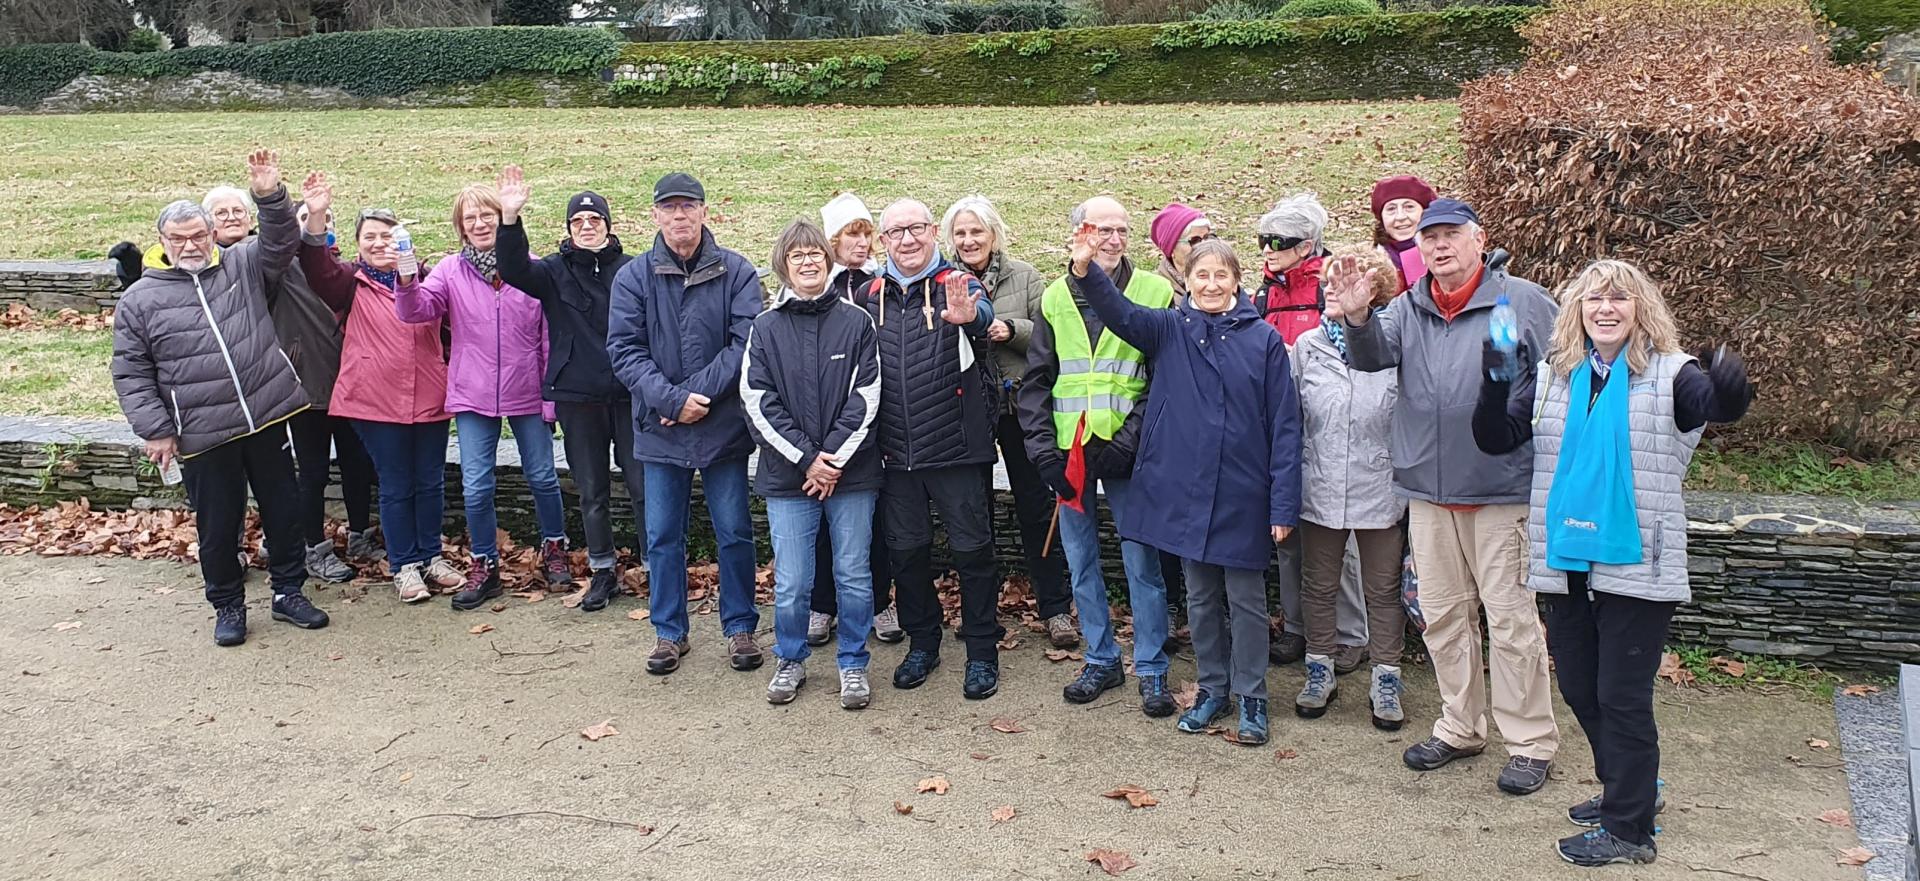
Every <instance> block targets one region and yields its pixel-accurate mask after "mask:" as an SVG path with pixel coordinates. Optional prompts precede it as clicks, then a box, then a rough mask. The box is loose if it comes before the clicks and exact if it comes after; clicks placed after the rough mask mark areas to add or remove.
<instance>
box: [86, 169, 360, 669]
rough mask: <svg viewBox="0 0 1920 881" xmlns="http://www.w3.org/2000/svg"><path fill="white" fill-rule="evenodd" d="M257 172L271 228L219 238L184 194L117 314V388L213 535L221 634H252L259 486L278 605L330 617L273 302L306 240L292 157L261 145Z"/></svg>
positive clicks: (298, 397) (278, 611) (208, 550)
mask: <svg viewBox="0 0 1920 881" xmlns="http://www.w3.org/2000/svg"><path fill="white" fill-rule="evenodd" d="M247 177H248V182H249V188H250V189H251V191H252V194H253V198H254V202H255V203H256V204H257V205H258V206H259V211H260V235H259V237H258V238H255V239H251V240H248V241H245V242H241V243H239V244H236V245H233V246H231V247H228V248H224V249H222V248H219V247H217V246H216V245H215V244H214V240H213V221H212V218H211V216H209V215H208V214H207V211H206V209H205V208H202V207H201V206H200V205H199V204H197V203H194V202H188V201H180V202H175V203H173V204H171V205H168V206H167V207H166V208H165V209H163V210H162V211H161V212H160V219H159V221H158V222H157V223H156V224H155V226H156V227H157V228H158V230H159V233H160V245H159V247H158V248H157V249H155V250H154V251H153V252H150V253H149V254H148V257H147V261H146V267H145V271H144V272H143V273H142V275H141V277H140V280H139V281H137V282H134V284H133V286H132V287H130V288H128V289H127V292H126V293H125V294H124V295H122V297H121V298H120V308H119V310H118V312H117V313H116V314H115V315H114V328H113V368H112V369H113V388H114V392H115V393H116V394H118V395H119V397H120V409H121V410H122V411H124V412H125V413H126V415H127V421H128V422H129V423H130V424H131V425H132V426H133V430H134V433H135V434H138V435H139V436H140V437H141V438H143V439H145V440H146V453H147V457H148V458H150V459H152V460H153V462H154V464H156V465H159V466H160V467H161V468H162V469H168V468H170V467H171V466H172V465H173V463H174V462H175V460H178V461H179V463H180V468H181V471H182V472H183V474H184V477H185V481H186V486H187V497H188V500H189V501H191V502H192V504H193V508H194V516H195V525H196V527H197V529H198V532H199V539H200V573H201V576H202V577H203V578H204V579H205V581H206V591H207V601H208V602H209V603H212V604H213V607H214V612H215V616H214V622H215V623H214V642H215V643H216V644H219V645H223V646H229V645H239V644H240V643H242V642H245V641H246V638H247V612H246V596H245V582H244V580H243V579H244V576H245V573H244V572H242V571H241V569H240V563H239V560H238V559H237V553H238V548H237V547H236V540H235V539H236V535H237V533H238V532H239V529H240V525H241V523H242V522H243V521H244V520H245V518H246V512H247V489H248V487H249V485H251V487H252V489H253V495H254V497H255V498H257V499H258V500H259V504H260V521H261V527H262V528H263V529H264V531H265V532H266V543H267V548H268V550H269V551H270V552H271V553H272V555H273V560H272V565H271V567H270V568H271V571H272V576H273V606H272V611H273V617H274V618H275V619H276V620H280V621H286V622H289V623H291V624H294V625H295V626H298V627H303V628H306V629H316V628H320V627H325V626H326V625H327V615H326V613H325V612H322V611H320V610H319V609H316V608H314V607H313V604H312V603H310V602H308V601H307V598H306V597H305V596H304V595H303V594H302V593H301V588H302V585H303V584H304V583H305V581H306V571H305V561H304V559H303V556H302V549H303V547H304V545H303V544H302V542H301V540H300V526H299V520H298V514H297V508H296V502H297V499H298V498H299V483H298V481H297V480H296V479H295V477H294V468H293V456H292V452H291V446H292V443H291V441H290V440H289V439H288V433H287V426H286V421H287V420H288V419H289V418H291V417H292V416H294V415H295V414H297V413H300V412H301V411H304V410H306V409H307V396H306V393H305V392H304V391H302V390H301V387H300V379H299V377H298V376H297V375H296V373H295V371H294V368H293V362H292V361H291V360H289V359H288V358H287V356H286V353H285V352H282V351H281V349H280V343H279V340H278V338H277V337H276V336H275V334H274V328H273V319H272V317H271V316H270V315H269V314H268V308H267V305H268V304H267V300H268V296H269V291H271V290H272V289H273V288H274V287H275V286H276V285H275V283H276V282H277V281H278V280H279V279H280V277H281V276H282V275H283V274H284V273H285V272H286V271H287V267H288V266H290V265H292V263H293V258H294V254H295V252H296V249H297V248H298V247H299V244H300V234H299V229H298V226H297V225H296V223H295V221H294V211H293V203H292V202H291V201H290V200H289V199H288V197H287V190H286V188H285V187H284V186H282V185H281V183H280V166H279V157H278V155H276V154H275V153H273V152H271V151H268V150H256V151H254V153H253V154H252V155H250V156H248V157H247Z"/></svg>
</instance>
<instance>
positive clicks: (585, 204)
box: [567, 190, 613, 226]
mask: <svg viewBox="0 0 1920 881" xmlns="http://www.w3.org/2000/svg"><path fill="white" fill-rule="evenodd" d="M582 211H591V212H593V213H595V214H598V215H600V219H601V220H604V221H606V223H607V225H608V226H612V225H613V212H612V211H610V210H608V208H607V200H606V199H604V198H602V197H601V196H600V194H599V193H596V192H594V191H592V190H581V191H580V192H578V193H574V194H573V198H571V199H568V200H567V224H568V225H572V224H573V218H574V215H577V214H579V213H580V212H582Z"/></svg>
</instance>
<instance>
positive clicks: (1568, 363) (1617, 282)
mask: <svg viewBox="0 0 1920 881" xmlns="http://www.w3.org/2000/svg"><path fill="white" fill-rule="evenodd" d="M1601 291H1619V292H1621V293H1624V294H1626V295H1627V296H1628V297H1631V298H1632V299H1633V304H1634V309H1633V328H1632V329H1631V330H1630V331H1628V333H1627V345H1626V353H1627V369H1628V370H1629V371H1631V372H1633V373H1645V372H1646V370H1647V363H1648V362H1649V361H1650V360H1652V358H1653V356H1654V355H1655V354H1664V353H1669V352H1678V351H1680V332H1679V330H1678V329H1676V328H1675V327H1674V324H1673V312H1672V311H1671V310H1669V309H1668V308H1667V299H1666V297H1665V296H1662V295H1661V293H1660V286H1659V285H1656V284H1654V283H1653V279H1651V278H1648V277H1647V274H1646V273H1645V272H1642V271H1641V270H1640V267H1638V266H1635V265H1633V264H1631V263H1627V262H1625V261H1621V260H1595V261H1593V262H1592V263H1589V264H1587V268H1585V269H1582V270H1580V274H1579V275H1576V276H1574V277H1573V278H1572V279H1570V280H1568V281H1567V283H1566V284H1564V285H1561V287H1560V293H1559V300H1560V317H1558V318H1556V319H1554V322H1553V341H1552V342H1551V343H1549V345H1548V349H1547V366H1548V367H1549V368H1550V369H1552V370H1553V372H1554V373H1556V374H1558V375H1560V376H1571V375H1573V371H1574V368H1577V367H1579V366H1580V360H1581V359H1582V358H1585V357H1586V356H1587V345H1588V340H1587V327H1586V322H1585V317H1586V316H1585V309H1586V305H1585V303H1584V302H1583V301H1584V300H1585V299H1586V298H1587V297H1588V295H1590V294H1595V293H1599V292H1601Z"/></svg>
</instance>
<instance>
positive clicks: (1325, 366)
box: [1262, 221, 1407, 731]
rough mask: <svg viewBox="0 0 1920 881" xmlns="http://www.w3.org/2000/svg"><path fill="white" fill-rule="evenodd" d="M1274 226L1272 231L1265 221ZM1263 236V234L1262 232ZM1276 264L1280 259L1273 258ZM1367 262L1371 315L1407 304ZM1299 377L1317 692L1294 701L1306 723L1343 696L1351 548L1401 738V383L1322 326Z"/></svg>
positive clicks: (1308, 608)
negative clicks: (1340, 659)
mask: <svg viewBox="0 0 1920 881" xmlns="http://www.w3.org/2000/svg"><path fill="white" fill-rule="evenodd" d="M1263 224H1264V221H1263ZM1262 229H1263V230H1264V225H1263V227H1262ZM1269 253H1271V252H1269ZM1341 256H1349V257H1352V258H1353V259H1355V260H1358V261H1359V262H1360V263H1361V265H1362V266H1363V267H1364V268H1366V269H1371V270H1373V274H1372V275H1370V276H1368V277H1369V278H1370V279H1371V281H1370V284H1372V286H1373V300H1372V302H1371V304H1370V307H1371V308H1373V309H1375V310H1378V309H1383V308H1385V307H1386V305H1387V303H1389V302H1391V301H1392V300H1393V298H1394V296H1395V295H1396V294H1397V293H1399V291H1398V289H1397V288H1398V286H1397V284H1396V283H1395V281H1394V277H1393V266H1392V264H1390V263H1388V262H1387V258H1386V257H1385V256H1384V255H1382V254H1380V253H1379V252H1378V251H1375V250H1373V249H1371V248H1364V247H1362V248H1353V249H1348V250H1346V251H1343V252H1342V255H1341ZM1293 355H1294V362H1293V363H1294V367H1295V372H1294V378H1295V380H1296V381H1297V382H1298V384H1299V387H1300V418H1301V423H1302V426H1303V430H1302V436H1303V438H1304V443H1303V452H1302V454H1301V458H1302V462H1303V464H1302V471H1303V477H1302V480H1301V499H1300V560H1301V562H1300V570H1301V572H1300V574H1301V589H1300V593H1301V598H1300V605H1301V611H1302V618H1303V619H1304V623H1305V624H1306V634H1307V648H1306V651H1307V654H1306V662H1307V681H1306V684H1305V686H1304V687H1303V688H1302V689H1301V690H1300V696H1299V697H1298V698H1296V699H1295V701H1294V711H1295V712H1296V713H1298V714H1299V715H1300V716H1301V717H1303V718H1309V719H1313V718H1319V717H1320V716H1322V715H1325V714H1326V712H1327V705H1328V703H1330V702H1331V701H1332V700H1333V697H1334V693H1335V691H1336V689H1337V683H1336V681H1335V675H1336V673H1340V672H1345V671H1343V670H1339V669H1338V666H1339V665H1338V663H1337V660H1336V658H1337V656H1338V654H1339V653H1340V652H1341V651H1342V650H1344V649H1345V648H1346V646H1345V645H1344V644H1343V643H1341V642H1339V641H1338V640H1339V639H1340V633H1341V632H1342V631H1343V630H1344V628H1342V627H1340V626H1339V625H1342V624H1345V623H1347V622H1345V621H1342V620H1341V619H1342V618H1343V617H1345V615H1344V613H1345V612H1346V606H1347V602H1345V600H1346V597H1345V596H1344V595H1343V594H1344V592H1345V591H1344V587H1343V581H1344V579H1345V574H1346V567H1345V565H1344V564H1343V561H1344V559H1345V557H1346V552H1347V547H1348V544H1349V542H1351V543H1352V544H1353V545H1354V546H1355V547H1356V548H1357V549H1358V553H1359V563H1360V580H1359V584H1358V585H1357V586H1358V587H1360V593H1361V595H1362V597H1363V598H1364V599H1363V605H1362V609H1363V610H1364V611H1363V612H1362V614H1363V615H1364V620H1362V621H1360V622H1359V623H1360V624H1361V625H1362V626H1361V628H1360V629H1361V631H1362V632H1364V633H1365V634H1366V640H1365V649H1366V653H1367V655H1368V656H1369V657H1371V658H1372V660H1373V681H1372V684H1371V686H1370V687H1369V689H1368V703H1369V705H1370V706H1371V707H1372V711H1373V725H1374V727H1376V728H1379V729H1381V730H1383V731H1397V730H1399V729H1400V725H1401V724H1402V723H1403V722H1405V721H1406V715H1405V713H1404V712H1403V711H1402V709H1401V700H1400V695H1401V687H1402V686H1401V679H1400V655H1401V652H1402V651H1403V650H1404V647H1405V636H1406V629H1407V613H1406V607H1405V606H1404V605H1403V604H1402V602H1401V599H1400V576H1401V571H1402V559H1403V558H1404V557H1405V556H1406V537H1405V533H1404V532H1403V531H1402V529H1401V525H1400V522H1401V520H1402V518H1404V517H1405V516H1406V514H1407V502H1406V500H1405V499H1402V498H1400V497H1399V496H1396V495H1394V492H1393V460H1392V458H1391V456H1390V455H1389V454H1388V443H1387V439H1388V435H1389V433H1390V431H1391V429H1392V427H1393V403H1394V400H1395V399H1396V398H1398V397H1399V394H1400V381H1399V375H1398V374H1396V373H1393V372H1391V371H1388V372H1381V373H1367V372H1365V371H1359V370H1355V369H1353V368H1352V367H1350V366H1348V364H1347V339H1346V330H1345V328H1344V327H1343V326H1342V325H1341V323H1340V322H1339V321H1336V320H1334V319H1330V318H1322V319H1321V323H1320V325H1319V326H1316V327H1315V328H1313V329H1312V330H1309V331H1307V332H1306V333H1304V334H1302V335H1301V336H1300V339H1299V341H1298V342H1297V343H1295V344H1294V347H1293Z"/></svg>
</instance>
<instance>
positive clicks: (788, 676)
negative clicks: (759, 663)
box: [767, 658, 807, 704]
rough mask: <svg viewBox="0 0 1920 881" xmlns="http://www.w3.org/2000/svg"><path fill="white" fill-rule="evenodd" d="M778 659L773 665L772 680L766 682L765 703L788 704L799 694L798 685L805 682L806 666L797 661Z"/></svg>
mask: <svg viewBox="0 0 1920 881" xmlns="http://www.w3.org/2000/svg"><path fill="white" fill-rule="evenodd" d="M778 661H779V663H777V664H775V665H774V667H773V681H771V682H768V683H767V703H770V704H790V703H793V699H794V698H795V697H797V696H798V695H799V694H800V686H802V685H805V684H807V668H806V665H805V664H802V663H801V662H799V661H789V660H787V659H785V658H780V659H778Z"/></svg>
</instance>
